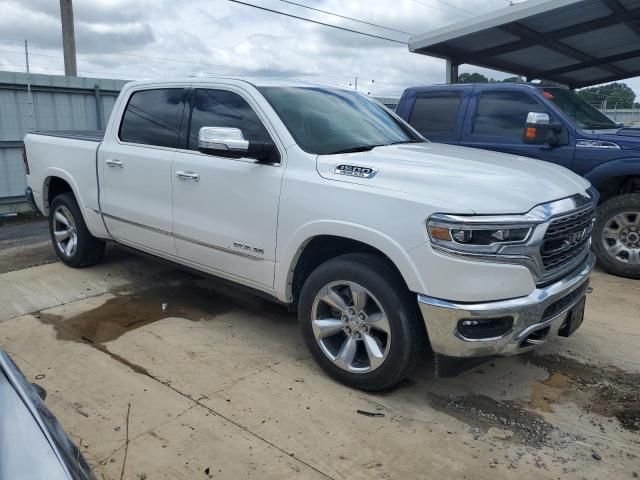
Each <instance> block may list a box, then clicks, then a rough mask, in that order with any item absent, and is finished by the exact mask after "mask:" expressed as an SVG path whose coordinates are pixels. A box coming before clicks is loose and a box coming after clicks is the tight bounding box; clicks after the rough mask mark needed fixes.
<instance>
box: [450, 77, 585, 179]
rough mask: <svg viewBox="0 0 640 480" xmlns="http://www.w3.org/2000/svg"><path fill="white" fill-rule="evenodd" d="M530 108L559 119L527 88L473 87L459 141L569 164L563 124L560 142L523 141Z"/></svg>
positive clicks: (567, 134)
mask: <svg viewBox="0 0 640 480" xmlns="http://www.w3.org/2000/svg"><path fill="white" fill-rule="evenodd" d="M529 112H540V113H547V114H548V115H549V117H550V118H551V122H552V123H561V121H560V119H559V118H556V117H555V116H554V114H553V112H551V111H549V109H548V108H547V107H545V106H544V105H543V104H542V103H541V102H540V101H538V99H537V98H536V97H535V96H534V95H532V94H531V93H530V92H528V91H525V90H516V89H504V88H501V89H497V88H495V86H494V87H491V86H487V87H476V88H475V90H474V94H473V97H472V99H471V102H470V104H469V108H468V110H467V116H466V118H465V122H464V128H463V133H462V138H461V142H460V144H461V145H464V146H467V147H474V148H482V149H485V150H495V151H498V152H505V153H512V154H515V155H522V156H525V157H532V158H537V159H540V160H546V161H548V162H553V163H557V164H558V165H562V166H563V167H566V168H571V165H572V163H573V156H574V154H575V146H574V144H573V142H570V137H571V135H570V133H571V132H569V131H568V129H567V127H566V126H564V125H563V127H562V133H561V134H560V139H561V141H560V144H559V145H554V146H550V145H530V144H526V143H524V141H523V133H524V127H525V123H526V120H527V115H528V113H529Z"/></svg>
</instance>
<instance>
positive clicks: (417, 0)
mask: <svg viewBox="0 0 640 480" xmlns="http://www.w3.org/2000/svg"><path fill="white" fill-rule="evenodd" d="M411 1H412V2H414V3H417V4H418V5H422V6H423V7H428V8H435V9H436V10H440V11H441V12H446V10H443V9H441V8H438V7H436V6H435V5H430V4H428V3H424V2H421V1H420V0H411ZM436 1H439V2H440V3H442V4H443V5H447V6H448V7H452V8H456V9H458V10H462V11H463V12H465V13H469V14H471V15H475V12H472V11H471V10H467V9H466V8H462V7H459V6H457V5H454V4H453V3H449V2H445V1H444V0H436Z"/></svg>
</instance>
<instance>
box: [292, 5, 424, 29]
mask: <svg viewBox="0 0 640 480" xmlns="http://www.w3.org/2000/svg"><path fill="white" fill-rule="evenodd" d="M280 1H281V2H283V3H288V4H290V5H295V6H297V7H301V8H306V9H308V10H313V11H315V12H320V13H326V14H327V15H332V16H334V17H338V18H344V19H346V20H351V21H352V22H358V23H362V24H364V25H371V26H372V27H378V28H383V29H385V30H390V31H392V32H398V33H404V34H405V35H413V33H410V32H405V31H404V30H397V29H395V28H390V27H385V26H383V25H378V24H377V23H371V22H365V21H364V20H358V19H357V18H352V17H347V16H346V15H340V14H338V13H334V12H329V11H327V10H322V9H320V8H314V7H310V6H309V5H303V4H301V3H296V2H292V1H290V0H280Z"/></svg>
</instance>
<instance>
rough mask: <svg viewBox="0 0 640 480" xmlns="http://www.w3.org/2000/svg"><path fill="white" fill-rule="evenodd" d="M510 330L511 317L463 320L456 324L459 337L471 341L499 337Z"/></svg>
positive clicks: (511, 324)
mask: <svg viewBox="0 0 640 480" xmlns="http://www.w3.org/2000/svg"><path fill="white" fill-rule="evenodd" d="M512 328H513V317H497V318H465V319H462V320H460V321H459V322H458V332H459V333H460V335H462V336H463V337H465V338H469V339H471V340H481V339H483V338H495V337H501V336H502V335H504V334H506V333H508V332H509V331H511V329H512Z"/></svg>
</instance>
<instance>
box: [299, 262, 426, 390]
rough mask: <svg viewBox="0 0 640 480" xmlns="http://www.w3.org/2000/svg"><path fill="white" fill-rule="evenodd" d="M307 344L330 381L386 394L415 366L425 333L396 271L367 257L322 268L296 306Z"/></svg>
mask: <svg viewBox="0 0 640 480" xmlns="http://www.w3.org/2000/svg"><path fill="white" fill-rule="evenodd" d="M298 308H299V311H298V317H299V320H300V327H301V329H302V334H303V336H304V339H305V342H306V344H307V346H308V348H309V350H310V351H311V353H312V354H313V357H314V358H315V360H316V361H317V362H318V364H319V365H320V366H321V367H322V368H323V369H324V370H325V371H326V372H327V373H328V374H329V375H330V376H331V377H333V378H335V379H336V380H338V381H340V382H342V383H344V384H346V385H349V386H351V387H354V388H359V389H362V390H370V391H375V390H382V389H387V388H390V387H392V386H394V385H395V384H397V383H398V382H399V381H401V380H402V379H403V378H404V377H405V376H406V375H407V374H408V373H409V372H410V370H411V368H412V367H413V366H414V365H415V363H416V361H417V359H418V358H419V354H420V351H421V348H422V345H423V340H424V332H423V330H422V328H421V325H420V323H419V319H418V314H417V306H416V304H415V301H412V296H411V295H410V294H409V292H408V291H407V290H406V287H404V282H403V281H402V279H401V278H400V277H399V275H398V274H397V272H396V271H395V270H394V269H393V268H392V267H391V266H389V265H388V263H387V262H385V260H384V259H382V258H380V257H379V256H376V255H371V254H349V255H343V256H340V257H337V258H335V259H332V260H329V261H328V262H326V263H324V264H322V265H320V266H319V267H318V268H317V269H316V270H315V271H314V272H313V273H312V274H311V275H310V276H309V278H308V279H307V280H306V282H305V284H304V286H303V288H302V292H301V294H300V300H299V304H298Z"/></svg>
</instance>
